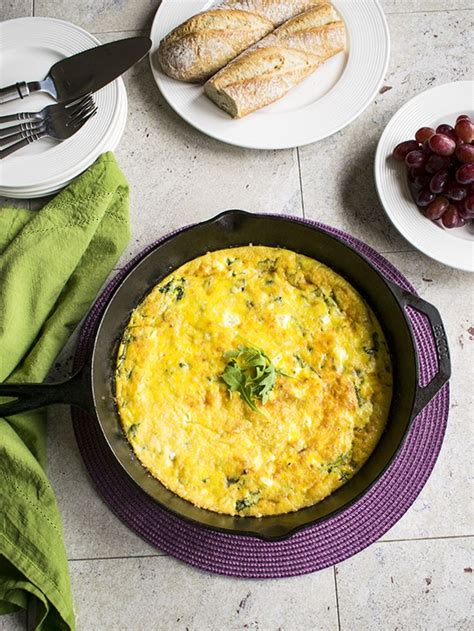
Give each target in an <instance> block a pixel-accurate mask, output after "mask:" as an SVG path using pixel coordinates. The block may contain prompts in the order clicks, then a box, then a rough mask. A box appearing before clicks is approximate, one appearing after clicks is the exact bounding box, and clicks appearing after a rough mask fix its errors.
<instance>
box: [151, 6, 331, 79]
mask: <svg viewBox="0 0 474 631" xmlns="http://www.w3.org/2000/svg"><path fill="white" fill-rule="evenodd" d="M320 4H322V0H223V1H220V2H217V3H215V5H213V6H212V8H211V9H209V10H208V11H204V12H203V13H198V14H197V15H195V16H193V17H191V18H189V20H186V22H184V23H183V24H181V26H178V27H177V28H175V29H174V30H173V31H171V33H169V34H168V35H167V36H166V37H165V38H164V39H163V40H162V41H161V42H160V46H159V49H158V59H159V62H160V65H161V68H162V69H163V72H165V73H166V74H167V75H169V76H170V77H173V78H174V79H179V80H181V81H189V82H203V81H205V80H206V79H208V78H209V77H211V76H212V75H213V74H214V73H215V72H217V71H218V70H219V69H220V68H222V67H223V66H225V65H226V64H227V63H228V62H229V61H231V60H232V59H234V58H235V57H237V55H239V54H240V53H241V52H242V51H244V50H245V49H247V48H248V47H249V46H251V45H252V44H254V43H255V42H257V41H258V40H260V39H261V38H262V37H264V36H265V35H267V34H268V33H270V32H271V31H272V30H273V29H274V28H275V27H276V26H278V25H280V24H282V23H283V22H285V21H286V20H288V19H289V18H291V17H294V16H295V15H298V14H299V13H301V12H302V11H305V10H307V9H309V8H310V7H314V6H318V5H320Z"/></svg>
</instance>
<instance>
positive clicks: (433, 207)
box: [423, 197, 449, 220]
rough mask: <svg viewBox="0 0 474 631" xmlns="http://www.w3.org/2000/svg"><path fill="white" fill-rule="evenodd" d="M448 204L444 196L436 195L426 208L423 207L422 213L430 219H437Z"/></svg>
mask: <svg viewBox="0 0 474 631" xmlns="http://www.w3.org/2000/svg"><path fill="white" fill-rule="evenodd" d="M448 206H449V202H448V200H447V199H446V197H437V198H436V199H435V200H434V201H433V202H431V204H429V205H428V206H426V208H423V214H424V215H425V217H428V219H431V220H435V219H439V218H440V217H441V215H442V214H443V213H444V211H445V210H446V209H447V208H448Z"/></svg>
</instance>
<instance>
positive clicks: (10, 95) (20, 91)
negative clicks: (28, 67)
mask: <svg viewBox="0 0 474 631" xmlns="http://www.w3.org/2000/svg"><path fill="white" fill-rule="evenodd" d="M29 94H30V90H29V88H28V84H27V83H26V82H25V81H22V82H21V83H14V84H13V85H9V86H7V87H6V88H0V103H8V101H15V100H16V99H24V98H25V97H26V96H29Z"/></svg>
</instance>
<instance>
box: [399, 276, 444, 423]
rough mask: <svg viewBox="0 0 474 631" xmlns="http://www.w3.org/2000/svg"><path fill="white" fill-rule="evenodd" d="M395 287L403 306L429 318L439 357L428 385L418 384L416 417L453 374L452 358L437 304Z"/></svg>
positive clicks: (415, 405)
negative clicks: (434, 372) (436, 368)
mask: <svg viewBox="0 0 474 631" xmlns="http://www.w3.org/2000/svg"><path fill="white" fill-rule="evenodd" d="M395 287H396V290H397V295H398V296H399V298H400V301H401V303H402V305H403V307H412V308H413V309H416V310H417V311H420V312H421V313H423V314H424V315H425V316H426V317H427V318H428V320H429V323H430V326H431V330H432V332H433V336H434V339H435V346H436V354H437V357H438V372H437V373H436V375H435V376H434V377H433V379H432V380H431V381H430V382H429V383H428V384H426V386H420V384H417V388H416V395H415V403H414V406H413V418H415V416H417V415H418V414H419V413H420V412H421V410H422V409H423V408H424V407H425V406H426V405H428V403H429V402H430V401H431V399H433V397H434V396H435V395H436V394H437V393H438V392H439V391H440V390H441V388H442V387H443V386H444V384H445V383H446V382H447V381H448V380H449V378H450V376H451V360H450V358H449V346H448V338H447V336H446V331H445V330H444V325H443V321H442V320H441V316H440V313H439V311H438V309H436V307H435V306H433V305H432V304H431V303H429V302H426V300H423V298H420V297H419V296H415V295H414V294H412V293H410V292H408V291H405V290H403V289H400V287H398V286H396V285H395Z"/></svg>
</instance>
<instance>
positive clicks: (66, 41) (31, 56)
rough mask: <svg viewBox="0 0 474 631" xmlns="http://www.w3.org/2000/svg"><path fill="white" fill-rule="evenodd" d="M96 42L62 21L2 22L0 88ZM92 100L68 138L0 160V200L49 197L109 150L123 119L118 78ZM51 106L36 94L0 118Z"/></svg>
mask: <svg viewBox="0 0 474 631" xmlns="http://www.w3.org/2000/svg"><path fill="white" fill-rule="evenodd" d="M100 43H101V42H99V40H98V39H97V38H95V37H94V36H93V35H91V34H90V33H88V32H87V31H85V30H83V29H82V28H79V27H78V26H75V25H73V24H69V23H68V22H63V21H62V20H54V19H51V18H20V19H17V20H9V21H7V22H4V23H3V24H1V25H0V77H1V84H2V87H4V86H7V85H10V84H12V83H16V82H17V81H35V80H38V79H43V78H44V77H45V76H46V75H47V74H48V72H49V69H50V68H51V66H52V65H53V64H55V63H56V62H57V61H59V60H60V59H63V58H64V57H69V56H70V55H75V54H76V53H79V52H81V51H83V50H87V49H88V48H92V47H94V46H97V45H100ZM94 101H95V103H96V105H97V114H96V115H95V116H94V117H93V118H91V119H90V120H89V121H88V122H87V123H86V124H85V125H84V126H83V127H82V128H81V129H80V130H79V131H78V132H77V134H75V135H74V136H72V137H71V138H69V139H68V140H66V141H64V142H57V141H54V140H51V139H46V138H43V139H41V140H38V141H36V142H34V143H32V144H31V145H29V146H28V147H25V148H24V149H20V150H19V151H17V152H16V153H13V154H12V155H11V156H8V157H6V158H4V159H3V160H2V161H1V162H0V195H1V196H4V197H14V198H23V199H25V198H28V199H30V198H34V197H43V196H45V195H50V194H51V193H55V192H57V191H59V190H60V189H61V188H63V187H64V186H66V185H67V184H68V183H69V182H70V181H71V180H73V179H74V178H75V177H77V176H78V175H79V174H80V173H82V172H83V171H84V170H85V169H87V168H88V167H89V166H90V165H91V164H92V163H93V162H94V161H95V160H96V158H97V157H98V156H99V155H100V154H102V153H104V152H105V151H112V150H113V149H115V147H116V146H117V144H118V142H119V140H120V138H121V136H122V134H123V131H124V129H125V123H126V119H127V95H126V92H125V86H124V84H123V81H122V79H117V80H116V81H114V82H112V83H110V84H109V85H107V86H105V87H104V88H102V90H99V91H98V92H96V93H95V94H94ZM52 104H54V101H53V99H52V98H51V97H49V96H48V95H46V94H41V93H36V94H33V95H31V96H29V97H27V98H25V99H23V100H19V99H18V100H16V101H11V102H9V103H5V104H0V116H4V115H6V114H14V113H16V112H25V111H27V112H35V111H39V110H41V109H42V108H43V107H45V106H46V105H52ZM8 124H9V125H11V124H14V123H8ZM2 127H3V125H2Z"/></svg>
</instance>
